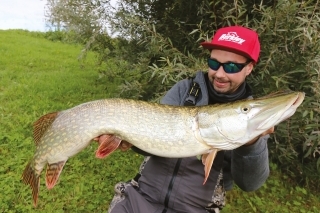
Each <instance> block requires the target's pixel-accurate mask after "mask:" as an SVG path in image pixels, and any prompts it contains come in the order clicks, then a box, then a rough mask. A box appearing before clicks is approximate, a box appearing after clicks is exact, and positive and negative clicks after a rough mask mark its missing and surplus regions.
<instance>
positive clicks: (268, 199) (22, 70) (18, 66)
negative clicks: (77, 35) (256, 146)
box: [0, 30, 320, 213]
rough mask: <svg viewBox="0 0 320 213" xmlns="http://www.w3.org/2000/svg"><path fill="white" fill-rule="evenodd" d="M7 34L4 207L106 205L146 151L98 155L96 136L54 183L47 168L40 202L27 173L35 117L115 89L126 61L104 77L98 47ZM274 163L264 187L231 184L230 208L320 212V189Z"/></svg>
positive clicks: (0, 205)
mask: <svg viewBox="0 0 320 213" xmlns="http://www.w3.org/2000/svg"><path fill="white" fill-rule="evenodd" d="M0 39H1V41H4V42H3V43H2V44H1V45H0V52H1V55H2V56H3V57H2V60H0V69H1V72H0V103H1V104H0V126H1V128H0V160H1V162H2V164H1V166H0V179H1V181H0V187H1V189H2V193H0V212H4V213H9V212H10V213H12V212H30V213H34V212H37V213H42V212H43V213H47V212H64V213H68V212H70V213H73V212H83V213H86V212H97V213H98V212H105V211H107V209H108V205H109V202H110V201H111V199H112V196H113V187H114V185H115V184H116V183H117V182H119V181H127V180H129V179H131V178H132V177H134V176H135V174H136V172H137V171H138V168H139V165H140V163H141V161H142V157H141V156H139V155H137V154H135V153H133V152H131V151H128V152H118V151H117V152H115V153H113V154H112V155H111V156H110V157H108V158H106V159H103V160H98V159H96V158H95V157H94V151H95V150H96V148H97V144H96V143H93V144H91V145H90V146H89V147H87V148H86V149H85V150H83V151H82V152H80V153H79V154H78V155H76V156H74V157H72V158H70V159H69V160H68V162H67V163H66V165H65V167H64V169H63V172H62V174H61V176H60V179H59V182H58V184H57V185H56V186H55V187H54V188H53V189H52V190H50V191H49V190H47V189H46V186H45V183H44V174H42V177H41V186H40V195H39V202H38V206H37V208H34V207H33V205H32V195H31V189H30V188H29V186H26V185H24V184H23V183H22V182H21V174H22V172H23V169H24V167H25V165H26V163H27V161H28V160H29V159H30V158H31V156H32V155H33V152H34V150H35V145H34V142H33V139H32V123H33V122H34V121H35V120H36V119H37V118H39V117H40V116H41V115H43V114H45V113H49V112H52V111H58V110H62V109H66V108H70V107H72V106H74V105H77V104H79V103H82V102H86V101H89V100H94V99H100V98H108V97H113V96H116V95H117V94H116V93H117V92H119V91H118V89H117V86H116V85H117V84H118V82H117V75H116V73H121V71H123V70H122V67H121V66H120V67H118V66H119V64H117V63H116V62H117V60H116V58H113V59H112V60H110V61H108V62H105V64H104V65H103V66H105V68H110V70H113V72H114V77H115V78H114V81H113V82H112V81H110V82H109V83H108V84H105V82H106V81H105V79H104V78H98V74H97V73H98V69H97V68H96V56H95V54H92V52H88V55H87V58H86V60H85V61H78V60H77V57H78V56H79V54H80V52H81V47H80V46H76V45H66V44H63V43H60V42H50V41H48V40H45V39H44V38H43V37H42V36H34V34H33V33H31V32H26V31H10V30H9V31H0ZM119 63H120V64H123V63H124V61H121V62H119ZM125 66H127V65H125ZM100 71H101V70H100ZM271 169H272V173H271V176H270V178H269V180H268V181H267V182H266V184H264V185H263V187H262V188H261V189H260V190H258V191H256V192H250V193H247V192H242V191H240V190H239V189H238V188H235V189H234V190H233V191H231V192H228V193H227V206H226V209H225V210H223V212H235V211H236V212H238V211H241V212H270V213H271V212H272V213H273V212H279V213H280V212H302V213H304V212H308V213H318V212H319V209H320V206H319V205H320V200H319V199H320V194H319V191H316V190H315V189H312V190H310V189H308V188H305V187H300V186H296V185H295V183H294V181H293V180H292V179H290V177H289V176H288V175H284V174H283V173H280V172H279V171H278V169H277V166H276V164H271Z"/></svg>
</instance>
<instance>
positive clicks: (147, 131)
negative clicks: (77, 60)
mask: <svg viewBox="0 0 320 213" xmlns="http://www.w3.org/2000/svg"><path fill="white" fill-rule="evenodd" d="M303 99H304V93H301V92H280V93H276V94H273V95H268V96H266V97H262V98H258V99H253V100H242V101H237V102H233V103H228V104H218V105H210V106H201V107H185V106H169V105H160V104H155V103H148V102H143V101H136V100H126V99H105V100H97V101H92V102H87V103H84V104H80V105H78V106H75V107H73V108H70V109H67V110H64V111H61V112H55V113H49V114H47V115H44V116H42V117H41V118H39V119H38V120H37V121H36V122H35V123H34V140H35V143H36V146H37V148H36V151H35V154H34V156H33V158H32V159H31V161H30V162H29V163H28V164H27V166H26V168H25V170H24V172H23V175H22V179H23V181H24V183H26V184H29V185H30V186H31V188H32V194H33V200H34V205H36V204H37V198H38V193H39V186H40V175H41V172H42V170H43V168H44V167H45V166H46V165H47V172H46V185H47V187H48V188H49V189H50V188H53V187H54V185H55V184H56V182H57V180H58V178H59V175H60V173H61V171H62V169H63V166H64V165H65V163H66V161H67V160H68V158H69V157H71V156H74V155H75V154H77V153H79V152H80V151H81V150H83V149H84V148H85V147H87V146H88V145H89V144H90V142H91V141H92V140H93V139H94V138H96V137H99V136H100V135H103V134H109V135H115V136H116V137H115V138H112V140H111V143H109V142H110V141H106V142H103V143H102V144H100V145H99V147H98V150H97V153H98V152H100V154H101V153H102V156H107V154H110V153H112V152H113V151H114V150H116V149H117V146H119V144H120V142H121V140H126V141H128V142H130V143H131V144H133V145H134V146H136V147H138V148H140V149H142V150H144V151H146V152H149V153H151V154H154V155H158V156H162V157H174V158H180V157H191V156H196V155H200V154H208V157H207V158H206V160H205V162H204V161H203V162H204V165H205V181H206V179H207V177H208V175H209V172H210V168H211V165H212V162H213V160H214V158H215V155H216V152H217V151H219V150H231V149H235V148H237V147H239V146H241V145H243V144H245V143H247V142H249V141H250V140H253V139H255V138H256V137H258V136H259V135H260V134H261V133H263V132H265V131H266V130H268V129H270V128H271V127H273V126H275V125H277V124H278V123H280V122H281V121H283V120H285V119H287V118H289V117H290V116H292V115H293V114H294V113H295V111H296V109H297V107H298V106H299V105H300V104H301V103H302V102H303ZM113 139H114V140H113ZM96 156H97V157H98V155H97V154H96ZM205 181H204V182H205Z"/></svg>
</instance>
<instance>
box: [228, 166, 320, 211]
mask: <svg viewBox="0 0 320 213" xmlns="http://www.w3.org/2000/svg"><path fill="white" fill-rule="evenodd" d="M292 183H293V182H292V180H291V179H290V178H289V177H288V176H287V175H283V174H281V173H279V172H278V171H277V166H276V165H275V164H271V176H270V178H269V179H268V180H267V182H266V183H265V184H264V185H263V186H262V187H261V188H260V189H259V190H257V191H255V192H243V191H241V190H240V189H239V188H238V187H235V189H234V190H232V191H230V192H227V205H226V208H225V209H224V210H223V212H224V211H226V212H237V211H239V210H240V209H241V211H243V212H249V213H251V212H252V213H257V212H259V213H260V212H261V213H283V212H288V213H289V212H290V213H291V212H297V213H319V212H320V206H319V205H320V203H319V201H318V200H317V198H315V197H313V195H312V194H310V193H309V192H308V191H307V190H306V189H305V188H302V187H299V186H296V187H292Z"/></svg>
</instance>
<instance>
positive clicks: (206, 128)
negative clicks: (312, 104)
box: [198, 92, 305, 150]
mask: <svg viewBox="0 0 320 213" xmlns="http://www.w3.org/2000/svg"><path fill="white" fill-rule="evenodd" d="M304 97H305V94H304V93H302V92H278V93H275V94H272V95H268V96H264V97H261V98H258V99H247V100H242V101H236V102H232V103H228V104H220V105H213V106H212V109H211V110H207V111H205V110H203V111H202V112H201V113H199V115H198V116H199V118H198V122H199V131H200V135H201V137H202V139H203V140H204V141H205V142H206V143H207V144H208V145H209V146H212V147H214V148H218V149H221V150H230V149H234V148H237V147H239V146H241V145H243V144H245V143H247V142H249V141H250V140H252V139H254V138H256V137H258V136H259V135H261V134H262V133H264V132H265V131H267V130H268V129H270V128H272V127H274V126H276V125H277V124H279V123H280V122H282V121H284V120H286V119H288V118H289V117H291V116H292V115H293V114H294V113H295V111H296V109H297V108H298V107H299V106H300V105H301V103H302V102H303V100H304Z"/></svg>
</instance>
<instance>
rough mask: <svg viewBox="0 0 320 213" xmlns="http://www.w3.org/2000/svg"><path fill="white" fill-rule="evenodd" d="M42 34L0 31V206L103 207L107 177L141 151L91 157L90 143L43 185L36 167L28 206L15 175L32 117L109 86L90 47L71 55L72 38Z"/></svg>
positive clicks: (98, 94) (134, 164)
mask: <svg viewBox="0 0 320 213" xmlns="http://www.w3.org/2000/svg"><path fill="white" fill-rule="evenodd" d="M44 34H45V33H43V35H42V36H35V33H33V32H27V31H20V30H19V31H11V30H8V31H0V40H1V41H3V42H2V43H1V45H0V53H1V56H2V57H1V60H0V69H1V72H0V103H1V104H0V126H1V128H0V161H1V162H2V164H1V166H0V179H1V181H0V186H1V189H2V193H0V212H104V211H106V209H107V208H108V203H109V201H110V200H111V198H112V196H113V186H114V184H115V183H117V182H119V181H123V180H128V179H130V178H131V177H133V176H134V175H135V174H136V172H137V168H138V166H139V164H140V162H141V160H142V159H141V156H138V155H136V154H134V153H132V152H126V153H120V152H116V153H114V154H113V155H112V156H111V157H110V158H107V159H105V160H97V159H95V157H94V151H95V150H96V148H97V144H96V143H93V144H92V145H91V146H89V147H88V148H87V149H85V150H84V151H83V152H81V153H80V154H79V155H77V156H75V157H74V158H71V159H69V160H68V162H67V164H66V165H65V168H64V170H63V172H62V174H61V177H60V180H59V183H58V184H57V186H56V187H55V188H54V189H52V190H50V191H48V190H47V189H46V186H45V184H44V174H43V176H42V177H41V187H40V195H39V204H38V206H37V208H36V209H35V208H34V207H33V205H32V194H31V189H30V188H29V186H25V185H24V184H23V183H22V182H21V175H22V172H23V169H24V167H25V166H26V164H27V162H28V161H29V160H30V159H31V157H32V156H33V154H34V150H35V144H34V142H33V138H32V124H33V122H34V121H36V119H38V118H39V117H40V116H41V115H43V114H46V113H49V112H53V111H59V110H62V109H67V108H70V107H72V106H75V105H77V104H80V103H83V102H87V101H91V100H95V99H101V98H107V97H111V96H113V94H115V93H116V92H117V87H116V86H114V85H113V84H106V85H104V84H103V83H102V82H100V80H99V79H98V76H97V70H96V68H95V65H96V57H95V55H94V54H93V53H88V55H87V58H86V59H87V60H85V61H79V60H78V56H79V55H80V54H81V46H80V45H66V44H62V43H60V42H49V41H48V40H46V39H44ZM36 35H38V34H36ZM110 64H111V65H113V66H114V67H116V66H115V65H114V64H112V63H110ZM106 89H107V90H106ZM120 158H121V159H120ZM123 165H126V166H123ZM43 173H45V172H43Z"/></svg>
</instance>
